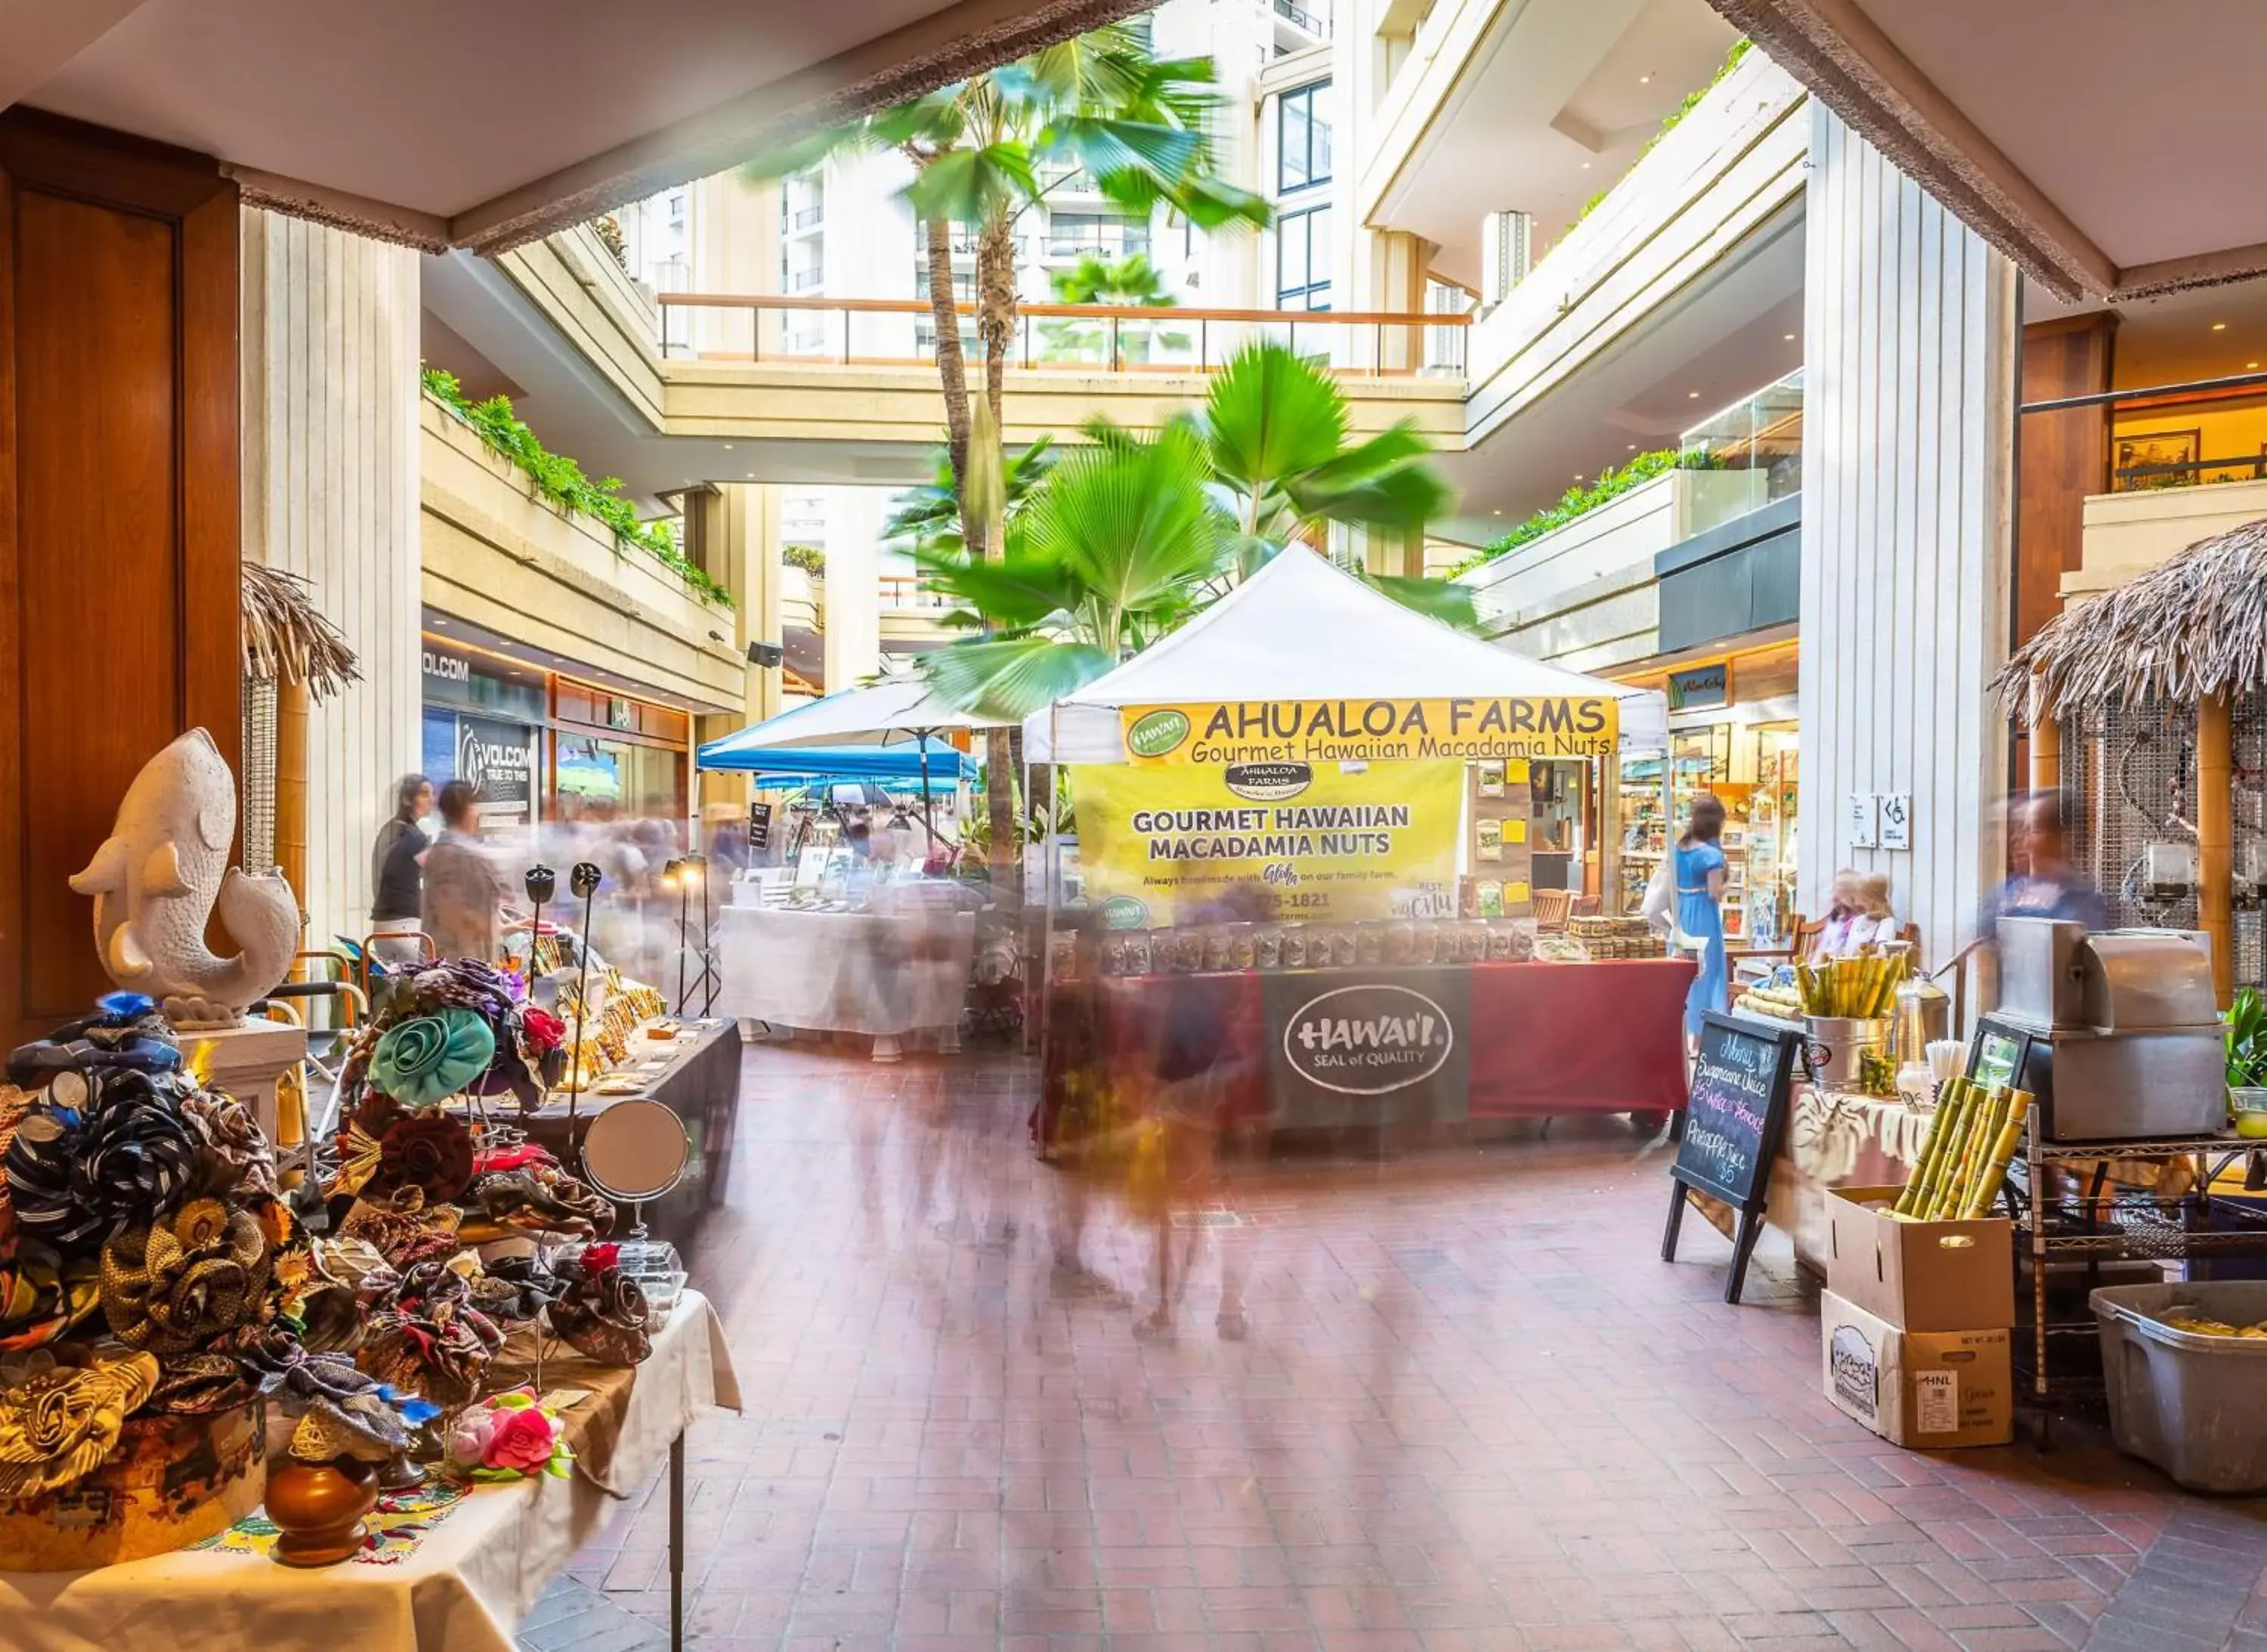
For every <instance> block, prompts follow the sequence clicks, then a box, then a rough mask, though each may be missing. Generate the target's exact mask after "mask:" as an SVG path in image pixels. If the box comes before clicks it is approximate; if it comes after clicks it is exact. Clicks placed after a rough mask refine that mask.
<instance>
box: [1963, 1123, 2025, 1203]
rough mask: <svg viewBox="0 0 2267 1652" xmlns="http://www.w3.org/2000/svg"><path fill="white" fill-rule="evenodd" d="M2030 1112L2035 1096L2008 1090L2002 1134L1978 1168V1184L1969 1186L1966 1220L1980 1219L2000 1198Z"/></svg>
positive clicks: (2000, 1132)
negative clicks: (2001, 1186)
mask: <svg viewBox="0 0 2267 1652" xmlns="http://www.w3.org/2000/svg"><path fill="white" fill-rule="evenodd" d="M2030 1112H2031V1098H2030V1097H2029V1094H2028V1093H2026V1092H2025V1091H2023V1090H2009V1091H2008V1092H2007V1107H2006V1109H2005V1111H2004V1112H2003V1114H2002V1117H2001V1120H2000V1125H1999V1135H1998V1137H1997V1138H1996V1139H1995V1140H1994V1141H1993V1142H1992V1149H1991V1151H1990V1152H1988V1153H1986V1154H1985V1156H1984V1161H1983V1163H1982V1164H1980V1165H1979V1166H1978V1167H1977V1177H1976V1185H1975V1186H1973V1187H1971V1188H1970V1189H1969V1191H1968V1202H1967V1203H1966V1204H1965V1205H1963V1206H1962V1207H1961V1209H1960V1215H1961V1218H1962V1220H1963V1221H1967V1222H1973V1221H1976V1220H1977V1218H1979V1217H1980V1216H1982V1215H1984V1213H1985V1211H1987V1210H1989V1209H1991V1208H1992V1200H1994V1199H1996V1198H1998V1197H1999V1185H2000V1184H2001V1183H2002V1182H2004V1181H2005V1180H2006V1179H2007V1161H2008V1160H2010V1159H2012V1158H2014V1156H2015V1145H2016V1143H2017V1142H2021V1140H2022V1139H2023V1126H2024V1124H2025V1122H2026V1121H2027V1120H2029V1117H2030Z"/></svg>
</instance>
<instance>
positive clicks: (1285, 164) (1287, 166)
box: [1275, 80, 1331, 195]
mask: <svg viewBox="0 0 2267 1652" xmlns="http://www.w3.org/2000/svg"><path fill="white" fill-rule="evenodd" d="M1330 89H1331V83H1330V82H1329V81H1327V80H1318V81H1317V82H1315V83H1314V84H1312V85H1310V86H1301V87H1300V88H1299V89H1298V90H1297V91H1295V92H1285V93H1284V94H1283V95H1282V96H1281V97H1280V98H1279V99H1276V102H1275V138H1276V160H1275V192H1276V193H1277V194H1278V195H1290V194H1292V193H1294V192H1295V191H1297V190H1301V189H1311V188H1313V187H1315V186H1316V185H1317V184H1326V183H1328V182H1330V180H1331V119H1330V114H1329V110H1328V106H1327V105H1326V102H1325V99H1326V98H1327V97H1328V95H1329V92H1330Z"/></svg>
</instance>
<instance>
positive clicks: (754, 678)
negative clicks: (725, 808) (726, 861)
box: [685, 482, 781, 812]
mask: <svg viewBox="0 0 2267 1652" xmlns="http://www.w3.org/2000/svg"><path fill="white" fill-rule="evenodd" d="M776 496H777V489H775V488H767V487H764V486H762V485H761V484H760V483H753V482H722V483H719V484H717V485H716V486H715V487H714V488H704V489H702V490H701V491H700V492H698V493H694V494H690V495H688V496H686V502H685V505H686V512H687V513H688V514H689V515H696V516H697V517H698V526H697V528H696V530H695V531H696V532H697V534H698V536H699V540H700V544H701V550H702V554H703V555H704V557H705V558H706V560H707V563H708V572H709V573H710V574H711V575H712V576H714V577H715V579H716V580H717V581H718V582H719V583H720V584H723V587H724V588H725V589H726V590H727V591H730V592H731V593H732V599H733V602H734V603H735V604H736V605H737V606H735V607H734V609H733V613H732V632H731V635H732V646H733V647H734V648H735V649H737V650H739V651H740V652H742V653H745V652H746V651H747V648H748V644H749V643H751V642H774V643H775V642H778V641H779V640H780V579H779V572H780V562H779V532H778V520H779V510H778V504H777V497H776ZM767 523H768V527H767ZM780 675H781V672H780V668H779V667H778V666H776V665H769V666H759V665H754V664H751V665H750V666H749V667H748V689H747V697H746V700H745V703H744V705H743V707H742V709H740V710H738V711H724V712H716V713H714V714H712V715H710V716H704V717H701V719H700V720H699V722H700V727H699V729H698V731H697V732H696V734H695V737H694V738H695V740H696V743H705V742H707V741H709V740H715V739H722V738H723V737H724V736H725V735H727V734H734V733H737V732H738V731H740V730H742V729H744V728H746V727H747V726H749V725H750V724H752V723H761V722H763V721H764V720H765V719H766V718H767V717H773V716H778V715H779V713H780V710H781V703H780ZM747 790H748V788H747V782H746V779H745V777H744V776H741V775H727V774H723V773H715V774H708V773H704V774H703V775H701V802H702V804H703V806H704V808H705V807H708V806H709V805H714V804H720V803H721V804H730V805H731V806H732V807H733V809H734V811H735V812H737V811H738V809H739V808H741V807H742V806H745V803H746V801H747Z"/></svg>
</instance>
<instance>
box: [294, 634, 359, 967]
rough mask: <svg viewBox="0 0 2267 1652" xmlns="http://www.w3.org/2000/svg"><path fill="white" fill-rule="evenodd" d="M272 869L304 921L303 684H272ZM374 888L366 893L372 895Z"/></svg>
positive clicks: (305, 849)
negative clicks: (273, 842) (273, 710)
mask: <svg viewBox="0 0 2267 1652" xmlns="http://www.w3.org/2000/svg"><path fill="white" fill-rule="evenodd" d="M275 870H277V871H279V872H281V873H282V874H283V881H284V882H285V883H287V884H289V885H291V898H292V899H294V900H296V901H297V902H298V903H299V922H300V925H301V927H302V929H304V927H305V925H306V921H307V685H306V684H304V683H298V682H293V681H292V680H291V679H290V678H288V677H287V678H279V679H277V681H276V684H275ZM377 893H378V892H377V891H376V890H372V891H371V892H370V894H371V896H372V897H373V898H375V897H376V895H377Z"/></svg>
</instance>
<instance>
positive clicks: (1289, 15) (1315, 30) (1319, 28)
mask: <svg viewBox="0 0 2267 1652" xmlns="http://www.w3.org/2000/svg"><path fill="white" fill-rule="evenodd" d="M1275 15H1276V16H1277V17H1279V18H1285V19H1286V20H1288V22H1289V23H1290V24H1291V25H1292V26H1294V27H1295V28H1301V29H1304V30H1305V31H1306V32H1307V33H1310V34H1311V35H1313V36H1314V37H1315V38H1316V39H1317V40H1328V39H1329V38H1330V33H1331V20H1330V18H1326V17H1317V15H1316V14H1315V13H1314V12H1312V11H1308V10H1307V9H1306V8H1305V7H1303V6H1301V5H1298V4H1295V3H1294V0H1275Z"/></svg>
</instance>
